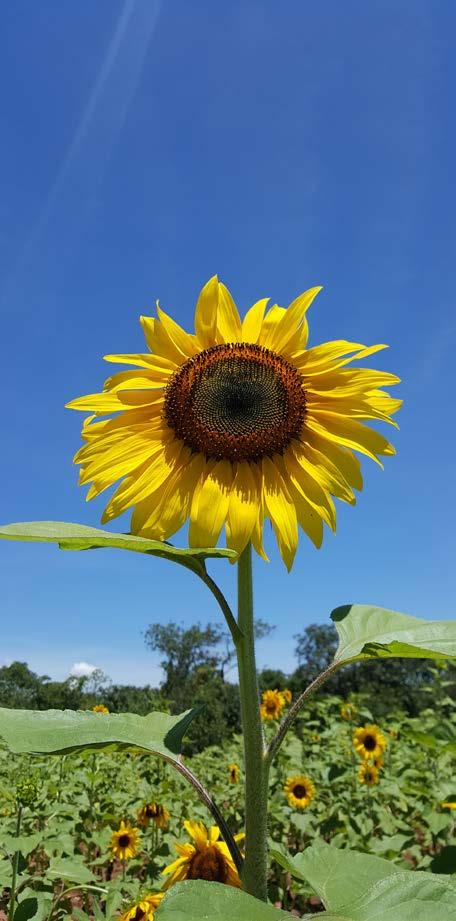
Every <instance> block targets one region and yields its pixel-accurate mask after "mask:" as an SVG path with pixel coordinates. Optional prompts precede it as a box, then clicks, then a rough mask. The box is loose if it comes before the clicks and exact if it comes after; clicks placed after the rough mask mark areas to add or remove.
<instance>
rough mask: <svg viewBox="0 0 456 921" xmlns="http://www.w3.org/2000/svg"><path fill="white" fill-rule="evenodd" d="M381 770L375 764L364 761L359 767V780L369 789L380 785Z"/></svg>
mask: <svg viewBox="0 0 456 921" xmlns="http://www.w3.org/2000/svg"><path fill="white" fill-rule="evenodd" d="M378 776H379V770H378V768H376V767H375V765H374V764H369V763H368V762H367V761H363V763H362V764H360V766H359V771H358V780H359V782H360V783H364V784H366V786H367V787H374V786H375V784H377V783H378Z"/></svg>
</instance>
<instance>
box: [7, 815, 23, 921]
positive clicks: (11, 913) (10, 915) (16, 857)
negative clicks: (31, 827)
mask: <svg viewBox="0 0 456 921" xmlns="http://www.w3.org/2000/svg"><path fill="white" fill-rule="evenodd" d="M21 820H22V805H21V803H18V806H17V820H16V838H18V837H19V835H20V833H21ZM18 866H19V851H16V852H15V854H14V857H13V876H12V879H11V892H10V903H9V911H8V921H13V918H14V912H15V901H16V880H17V870H18Z"/></svg>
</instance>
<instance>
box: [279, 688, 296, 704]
mask: <svg viewBox="0 0 456 921" xmlns="http://www.w3.org/2000/svg"><path fill="white" fill-rule="evenodd" d="M280 693H281V695H282V697H283V699H284V701H285V703H286V704H291V701H292V700H293V694H292V693H291V691H289V690H288V688H284V690H283V691H281V692H280Z"/></svg>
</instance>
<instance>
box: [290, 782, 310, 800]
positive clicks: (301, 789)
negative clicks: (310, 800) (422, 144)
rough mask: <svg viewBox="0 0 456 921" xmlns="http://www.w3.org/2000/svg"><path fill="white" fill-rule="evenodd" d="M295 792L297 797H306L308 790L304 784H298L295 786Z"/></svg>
mask: <svg viewBox="0 0 456 921" xmlns="http://www.w3.org/2000/svg"><path fill="white" fill-rule="evenodd" d="M293 793H294V795H295V797H296V799H304V797H305V796H307V790H306V788H305V786H304V785H303V784H297V786H296V787H294V788H293Z"/></svg>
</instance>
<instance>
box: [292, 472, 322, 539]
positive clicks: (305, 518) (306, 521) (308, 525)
mask: <svg viewBox="0 0 456 921" xmlns="http://www.w3.org/2000/svg"><path fill="white" fill-rule="evenodd" d="M290 494H291V498H292V501H293V503H294V507H295V509H296V514H297V518H298V521H299V524H300V526H301V528H302V529H303V531H305V533H306V534H307V536H308V537H310V539H311V541H312V543H313V544H315V547H316V548H317V550H318V549H319V548H320V547H321V544H322V541H323V522H322V520H321V518H320V515H319V514H318V512H316V511H315V509H314V508H312V506H311V505H310V504H309V502H307V500H306V498H305V496H303V495H302V493H301V492H299V491H298V490H297V489H296V487H295V485H294V483H290Z"/></svg>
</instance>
